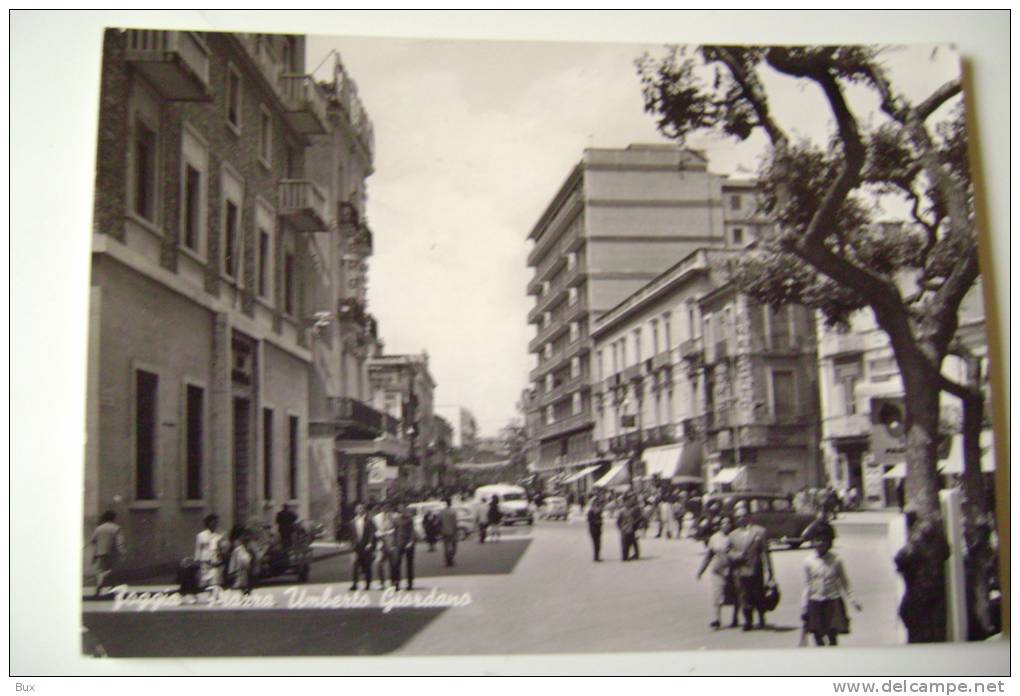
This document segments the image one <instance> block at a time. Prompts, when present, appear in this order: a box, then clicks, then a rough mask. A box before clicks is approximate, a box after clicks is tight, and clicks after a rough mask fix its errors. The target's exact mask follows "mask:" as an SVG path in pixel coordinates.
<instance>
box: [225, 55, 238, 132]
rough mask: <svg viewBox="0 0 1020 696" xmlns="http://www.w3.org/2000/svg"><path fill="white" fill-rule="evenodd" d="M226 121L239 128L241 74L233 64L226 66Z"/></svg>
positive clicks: (236, 128) (234, 127)
mask: <svg viewBox="0 0 1020 696" xmlns="http://www.w3.org/2000/svg"><path fill="white" fill-rule="evenodd" d="M227 123H228V124H230V125H231V126H232V127H233V130H235V131H237V132H240V130H241V74H240V73H239V72H237V68H235V67H234V66H233V65H230V66H228V67H227Z"/></svg>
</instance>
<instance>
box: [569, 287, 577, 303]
mask: <svg viewBox="0 0 1020 696" xmlns="http://www.w3.org/2000/svg"><path fill="white" fill-rule="evenodd" d="M577 299H578V293H577V288H567V304H571V305H573V304H577Z"/></svg>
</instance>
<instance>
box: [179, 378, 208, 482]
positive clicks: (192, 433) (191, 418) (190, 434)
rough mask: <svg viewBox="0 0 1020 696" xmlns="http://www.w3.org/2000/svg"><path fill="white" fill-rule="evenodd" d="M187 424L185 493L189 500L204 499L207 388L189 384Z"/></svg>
mask: <svg viewBox="0 0 1020 696" xmlns="http://www.w3.org/2000/svg"><path fill="white" fill-rule="evenodd" d="M185 408H186V409H187V412H186V413H185V417H184V422H185V424H186V426H185V427H186V431H185V445H184V452H185V455H186V456H187V462H186V466H185V486H184V490H185V494H186V497H187V499H188V500H201V499H202V497H203V496H202V463H203V461H204V459H205V428H204V424H205V390H204V389H203V388H202V387H199V386H196V385H193V384H189V385H188V386H187V389H186V395H185Z"/></svg>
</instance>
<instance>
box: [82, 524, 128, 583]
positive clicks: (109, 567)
mask: <svg viewBox="0 0 1020 696" xmlns="http://www.w3.org/2000/svg"><path fill="white" fill-rule="evenodd" d="M89 546H92V547H93V548H92V568H93V572H94V573H95V576H96V597H99V596H100V594H101V593H102V589H103V587H105V586H106V580H107V578H109V577H110V574H111V573H112V572H113V569H114V568H115V567H117V565H118V563H119V562H120V560H121V559H122V558H124V557H125V556H126V555H127V544H126V543H125V542H124V532H123V531H122V530H121V528H120V525H119V524H117V513H115V512H114V511H113V510H107V511H106V512H104V513H103V514H102V515H101V516H100V517H99V525H98V526H96V528H95V530H94V531H93V532H92V538H91V539H89Z"/></svg>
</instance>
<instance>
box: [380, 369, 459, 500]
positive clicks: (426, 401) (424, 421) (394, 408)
mask: <svg viewBox="0 0 1020 696" xmlns="http://www.w3.org/2000/svg"><path fill="white" fill-rule="evenodd" d="M368 370H369V380H370V382H371V387H372V398H373V402H372V403H373V405H374V407H375V408H376V409H378V410H379V411H381V412H383V413H384V414H386V416H387V417H389V418H392V419H395V420H397V421H398V422H399V424H400V428H399V433H400V435H399V438H400V440H401V441H402V442H403V443H405V444H406V447H407V454H406V457H405V460H406V462H407V464H408V466H406V467H400V468H399V470H398V471H390V472H389V474H388V476H389V477H390V480H392V481H394V483H393V485H392V486H390V490H393V489H395V488H399V489H409V488H410V489H421V488H427V487H432V486H436V485H438V483H437V482H438V479H439V478H440V476H441V471H440V466H441V464H442V463H443V461H442V453H441V451H440V447H439V439H438V438H439V430H438V428H437V425H436V420H435V411H434V408H435V389H436V382H435V380H434V379H433V378H432V374H431V373H430V372H429V357H428V354H427V353H424V352H423V353H421V354H419V355H380V356H376V357H374V358H372V359H371V360H369V363H368Z"/></svg>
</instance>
